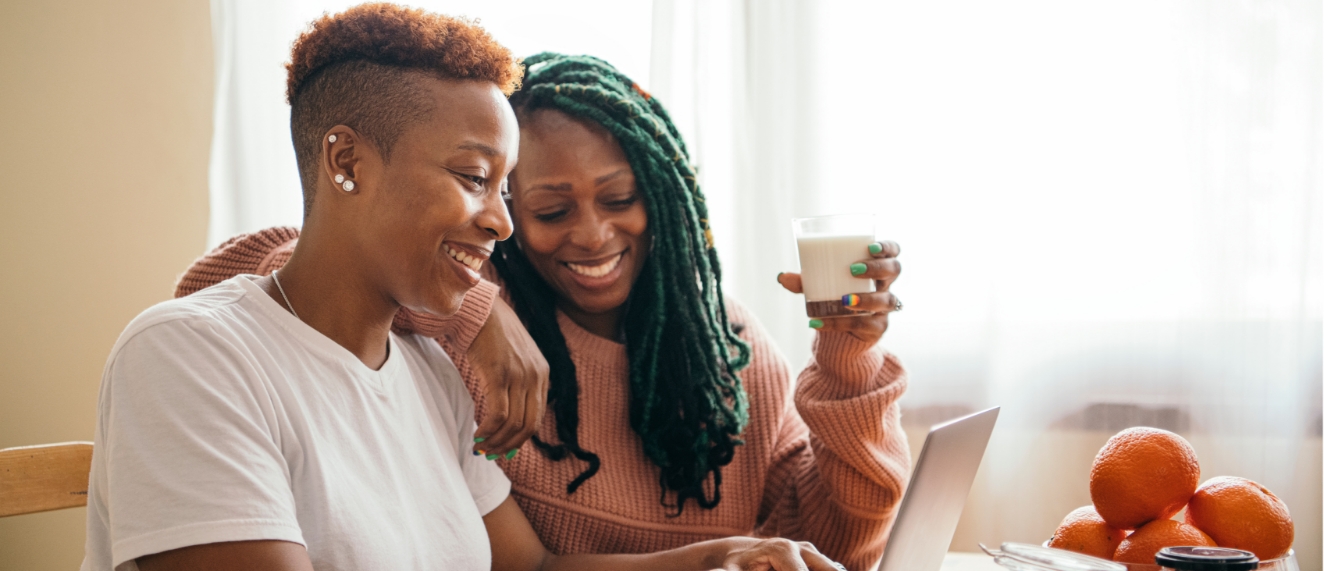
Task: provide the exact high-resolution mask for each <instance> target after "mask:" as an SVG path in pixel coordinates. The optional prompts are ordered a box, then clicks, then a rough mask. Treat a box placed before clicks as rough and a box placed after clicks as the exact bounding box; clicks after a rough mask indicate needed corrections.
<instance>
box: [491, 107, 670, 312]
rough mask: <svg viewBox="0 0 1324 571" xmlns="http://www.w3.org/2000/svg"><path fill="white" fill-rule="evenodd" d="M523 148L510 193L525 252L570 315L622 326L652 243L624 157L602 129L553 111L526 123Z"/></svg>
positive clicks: (528, 118)
mask: <svg viewBox="0 0 1324 571" xmlns="http://www.w3.org/2000/svg"><path fill="white" fill-rule="evenodd" d="M519 145H520V150H519V153H520V163H519V166H518V167H516V168H515V171H514V172H513V173H512V174H511V178H510V182H511V184H510V187H511V213H512V215H513V216H514V219H515V222H516V227H517V228H519V233H518V235H517V236H516V240H518V243H519V246H520V249H521V250H522V251H523V253H524V255H525V257H527V258H528V259H529V262H530V263H531V264H532V265H533V267H534V268H535V269H536V270H537V271H538V273H539V274H540V275H541V276H542V278H543V279H544V280H546V281H547V283H548V284H550V285H551V287H552V289H553V290H554V291H555V292H556V293H557V297H558V298H559V300H560V302H561V304H562V310H563V311H566V313H567V314H569V315H570V316H571V317H572V318H576V321H579V322H580V324H581V325H584V322H583V321H581V319H582V318H583V317H585V316H598V317H607V318H608V319H609V320H610V321H611V323H612V324H615V323H616V322H617V320H618V318H619V312H620V309H621V307H622V306H623V305H624V304H625V301H626V300H627V299H628V298H629V296H630V288H631V287H633V285H634V282H635V280H636V279H638V277H639V273H640V272H641V271H642V270H643V267H644V262H645V261H646V260H647V257H648V250H649V245H650V243H651V240H652V237H651V236H650V234H649V232H648V214H647V212H646V211H645V209H644V202H643V196H642V195H641V194H640V192H639V191H638V190H637V189H636V188H635V179H634V171H633V170H632V169H631V168H630V163H629V161H627V160H626V158H625V152H624V151H622V150H621V146H620V144H618V143H617V142H616V139H615V138H614V137H612V136H611V134H610V133H608V132H607V131H606V130H605V129H603V128H602V127H601V126H599V125H597V124H593V123H589V122H586V121H581V120H577V119H573V118H571V117H570V116H569V115H566V114H565V113H562V112H561V111H557V110H553V109H540V110H536V111H533V112H531V113H529V114H528V116H526V117H524V121H523V123H522V124H521V125H520V143H519Z"/></svg>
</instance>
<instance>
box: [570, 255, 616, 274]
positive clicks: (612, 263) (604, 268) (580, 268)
mask: <svg viewBox="0 0 1324 571" xmlns="http://www.w3.org/2000/svg"><path fill="white" fill-rule="evenodd" d="M624 257H625V252H621V253H620V255H618V256H616V257H615V258H612V259H611V260H608V261H606V262H604V263H602V264H600V265H597V266H584V265H580V264H571V263H569V262H566V266H569V267H570V271H572V272H575V273H577V274H579V275H581V276H588V277H590V278H600V277H602V276H605V275H607V274H609V273H611V271H612V270H614V269H616V266H618V265H620V263H621V258H624Z"/></svg>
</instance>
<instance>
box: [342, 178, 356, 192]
mask: <svg viewBox="0 0 1324 571" xmlns="http://www.w3.org/2000/svg"><path fill="white" fill-rule="evenodd" d="M340 186H341V187H342V188H344V189H345V192H349V191H351V190H354V181H352V180H347V181H345V184H342V185H340Z"/></svg>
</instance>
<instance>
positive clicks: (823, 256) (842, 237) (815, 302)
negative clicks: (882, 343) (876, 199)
mask: <svg viewBox="0 0 1324 571" xmlns="http://www.w3.org/2000/svg"><path fill="white" fill-rule="evenodd" d="M791 226H792V227H794V229H795V242H796V245H797V246H798V249H799V252H800V281H801V283H802V284H803V285H804V295H805V311H806V312H807V313H808V314H809V317H814V318H821V317H838V316H844V315H858V313H857V312H854V311H851V310H850V309H847V308H846V306H844V305H842V303H841V296H844V295H846V294H849V293H868V292H872V291H875V290H876V289H877V288H876V287H875V284H874V281H873V280H871V279H869V278H862V277H855V276H852V275H851V274H850V265H851V264H853V263H855V262H859V261H861V260H866V259H868V258H869V257H870V256H869V244H872V243H874V242H877V241H878V240H877V238H875V235H874V217H873V215H871V214H841V215H837V216H816V217H813V218H796V219H794V220H792V221H791Z"/></svg>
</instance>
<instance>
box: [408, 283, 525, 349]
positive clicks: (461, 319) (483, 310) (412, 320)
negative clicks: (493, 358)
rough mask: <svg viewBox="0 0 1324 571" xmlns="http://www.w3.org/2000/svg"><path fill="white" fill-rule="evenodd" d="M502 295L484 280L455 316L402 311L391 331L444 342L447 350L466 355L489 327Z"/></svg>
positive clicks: (461, 305) (470, 294)
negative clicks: (495, 305) (487, 324)
mask: <svg viewBox="0 0 1324 571" xmlns="http://www.w3.org/2000/svg"><path fill="white" fill-rule="evenodd" d="M499 292H500V288H498V287H497V286H496V284H494V283H492V282H489V281H487V280H481V281H479V282H478V285H476V286H474V287H473V289H470V290H469V291H468V293H465V294H464V302H463V303H461V304H460V310H459V311H457V312H455V315H450V316H446V317H442V316H439V315H432V314H430V313H418V312H414V311H410V310H408V309H402V310H400V312H399V313H397V314H396V316H395V323H393V324H392V326H391V328H392V329H393V330H395V332H397V333H417V334H419V335H422V336H424V337H432V338H435V339H441V340H442V342H443V343H445V345H446V346H447V347H450V348H452V349H454V350H456V351H461V352H465V351H468V350H469V346H470V345H472V344H473V342H474V339H475V338H476V337H478V332H479V331H481V330H482V329H483V325H484V324H486V323H487V316H488V315H490V314H491V313H492V303H493V302H495V301H496V297H497V294H498V293H499Z"/></svg>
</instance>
